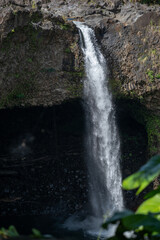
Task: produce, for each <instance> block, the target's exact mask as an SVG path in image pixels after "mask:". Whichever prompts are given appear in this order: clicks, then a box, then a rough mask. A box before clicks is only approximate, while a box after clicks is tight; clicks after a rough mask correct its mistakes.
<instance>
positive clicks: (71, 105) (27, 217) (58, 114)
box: [0, 100, 147, 239]
mask: <svg viewBox="0 0 160 240" xmlns="http://www.w3.org/2000/svg"><path fill="white" fill-rule="evenodd" d="M116 108H117V109H116V110H117V111H116V115H117V123H118V129H119V133H120V138H121V169H122V175H123V178H125V177H127V176H128V175H130V174H131V173H133V172H135V171H136V170H138V169H139V167H140V166H142V165H143V164H144V163H145V162H146V160H147V134H146V131H145V128H144V126H143V125H141V124H140V123H138V122H137V121H136V120H135V119H134V117H133V116H132V114H131V111H130V109H129V107H128V105H127V104H126V103H125V102H118V103H116ZM84 118H85V117H84V109H83V104H82V103H81V101H79V100H77V101H72V102H68V103H64V104H62V105H58V106H54V107H50V108H44V107H32V108H25V109H23V108H15V109H6V110H1V111H0V163H1V168H0V223H1V225H3V226H4V227H8V226H9V225H11V224H13V225H15V226H16V227H17V229H18V230H19V231H20V233H23V234H30V233H31V229H32V228H33V227H34V228H38V229H40V230H41V231H42V233H53V234H54V235H55V236H58V237H59V236H60V237H61V236H67V232H66V231H64V232H63V231H62V230H59V226H58V225H61V224H62V223H63V221H64V219H66V218H68V217H69V216H71V215H72V214H74V213H77V212H81V213H82V215H83V213H84V215H85V209H86V204H87V191H88V190H87V170H86V163H85V158H84V149H85V147H84V132H85V124H84V121H85V120H84ZM124 198H125V204H126V207H128V208H131V209H136V207H137V206H138V205H139V203H140V202H141V200H142V196H140V197H135V192H134V191H125V192H124ZM59 234H60V235H59ZM69 235H70V233H69ZM74 237H75V236H73V239H74ZM79 237H80V238H81V235H79ZM79 237H78V238H76V239H80V238H79ZM82 239H83V238H82Z"/></svg>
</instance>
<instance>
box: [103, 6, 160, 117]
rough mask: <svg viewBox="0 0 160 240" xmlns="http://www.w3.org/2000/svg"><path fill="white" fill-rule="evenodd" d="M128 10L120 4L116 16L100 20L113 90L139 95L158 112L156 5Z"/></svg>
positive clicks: (158, 17) (159, 17) (159, 78)
mask: <svg viewBox="0 0 160 240" xmlns="http://www.w3.org/2000/svg"><path fill="white" fill-rule="evenodd" d="M131 10H132V8H129V9H128V10H126V12H125V9H123V8H122V11H121V13H119V14H117V17H116V18H117V19H113V20H112V21H110V22H109V21H108V22H107V21H106V20H102V21H101V39H102V40H101V44H102V46H103V49H104V53H105V55H106V57H107V58H108V59H109V64H110V65H111V66H112V67H111V68H110V69H111V71H112V74H113V76H112V82H111V84H113V88H114V93H115V94H116V90H117V93H118V94H120V93H121V94H122V95H126V96H128V97H129V98H131V99H133V98H135V99H139V100H140V101H141V103H142V104H143V105H145V107H147V109H150V110H152V111H153V112H154V113H155V114H158V115H159V114H160V104H159V103H160V101H159V100H160V91H159V90H160V75H159V74H160V65H159V56H160V41H159V37H160V25H159V22H160V14H159V12H158V11H159V8H158V11H157V12H153V11H148V9H146V11H144V7H141V6H140V7H139V8H138V9H137V10H136V8H133V12H131ZM127 12H128V13H127ZM124 13H125V14H124ZM127 19H128V20H127ZM113 79H115V82H114V80H113Z"/></svg>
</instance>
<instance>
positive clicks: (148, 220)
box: [122, 214, 160, 233]
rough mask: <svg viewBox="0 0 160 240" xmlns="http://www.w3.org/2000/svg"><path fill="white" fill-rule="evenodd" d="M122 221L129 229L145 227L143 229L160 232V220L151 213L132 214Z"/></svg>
mask: <svg viewBox="0 0 160 240" xmlns="http://www.w3.org/2000/svg"><path fill="white" fill-rule="evenodd" d="M122 223H123V225H124V226H125V227H126V228H127V229H128V230H138V229H139V228H140V227H141V228H142V227H143V228H142V230H143V231H144V230H145V231H147V232H151V233H152V232H157V233H160V221H158V220H157V219H156V218H154V217H153V216H151V215H144V214H135V215H131V216H128V217H125V218H124V219H122Z"/></svg>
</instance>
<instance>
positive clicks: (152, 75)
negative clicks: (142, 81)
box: [147, 70, 154, 82]
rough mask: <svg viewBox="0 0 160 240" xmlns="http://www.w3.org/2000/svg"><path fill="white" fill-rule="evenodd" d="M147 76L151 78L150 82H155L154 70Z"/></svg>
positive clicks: (148, 72)
mask: <svg viewBox="0 0 160 240" xmlns="http://www.w3.org/2000/svg"><path fill="white" fill-rule="evenodd" d="M147 75H148V77H149V80H150V82H153V80H154V72H153V71H152V70H148V71H147Z"/></svg>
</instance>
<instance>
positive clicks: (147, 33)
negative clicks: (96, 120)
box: [0, 0, 160, 115]
mask: <svg viewBox="0 0 160 240" xmlns="http://www.w3.org/2000/svg"><path fill="white" fill-rule="evenodd" d="M22 3H23V4H22ZM123 4H124V1H120V0H115V1H104V0H101V1H89V0H88V1H87V0H84V1H75V0H66V1H63V0H62V1H57V0H52V1H48V0H44V1H40V0H39V1H37V0H36V1H29V0H24V1H21V3H20V2H19V0H12V1H11V2H10V1H9V0H8V1H7V0H6V1H3V2H2V3H1V6H3V8H1V12H0V23H1V25H0V33H1V38H2V41H1V43H0V48H1V56H0V64H1V65H0V70H1V79H0V89H1V100H0V106H1V107H5V106H15V105H26V104H30V105H36V106H37V105H54V104H57V103H61V102H63V101H64V100H67V99H70V98H76V97H81V94H82V77H83V73H84V69H83V57H82V54H81V51H80V49H79V46H78V41H79V36H78V31H77V29H76V28H75V26H74V25H73V23H72V20H74V19H75V20H80V21H85V22H86V24H89V25H91V26H92V27H94V28H95V31H96V34H97V37H98V39H99V42H100V44H101V46H102V49H103V51H104V54H105V56H106V58H107V59H108V64H109V65H110V66H111V67H110V70H111V75H112V76H111V85H112V89H113V94H114V95H116V96H117V97H122V98H124V97H126V96H127V97H128V98H130V99H133V98H134V99H137V100H138V101H141V103H142V104H143V105H144V106H145V107H146V108H147V109H149V110H153V111H154V113H156V114H158V115H159V114H160V105H159V102H160V101H159V100H160V94H159V93H160V91H159V88H160V83H159V82H160V81H159V79H160V76H159V75H160V67H159V55H160V41H159V34H160V25H159V22H160V7H158V6H146V5H140V4H138V3H137V4H125V5H123ZM12 90H13V91H12ZM2 93H3V94H2Z"/></svg>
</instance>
